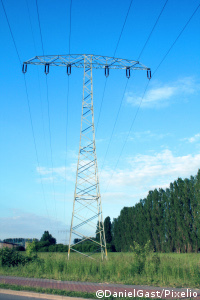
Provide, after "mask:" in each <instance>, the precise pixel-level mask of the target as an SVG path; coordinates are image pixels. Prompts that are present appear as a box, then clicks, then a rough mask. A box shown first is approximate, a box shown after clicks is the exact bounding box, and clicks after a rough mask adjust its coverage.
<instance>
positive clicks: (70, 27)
mask: <svg viewBox="0 0 200 300" xmlns="http://www.w3.org/2000/svg"><path fill="white" fill-rule="evenodd" d="M71 29H72V0H71V1H70V14H69V54H70V51H71Z"/></svg>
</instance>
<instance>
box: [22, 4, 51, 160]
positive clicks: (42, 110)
mask: <svg viewBox="0 0 200 300" xmlns="http://www.w3.org/2000/svg"><path fill="white" fill-rule="evenodd" d="M26 6H27V11H28V17H29V23H30V28H31V34H32V39H33V45H34V50H35V55H37V48H36V43H35V38H34V33H33V26H32V22H31V15H30V9H29V5H28V0H26ZM37 77H38V85H39V98H40V106H41V116H42V129H43V138H44V144H45V151H46V158H47V159H48V155H47V142H46V134H45V126H44V108H43V103H42V96H41V84H40V76H39V70H38V67H37Z"/></svg>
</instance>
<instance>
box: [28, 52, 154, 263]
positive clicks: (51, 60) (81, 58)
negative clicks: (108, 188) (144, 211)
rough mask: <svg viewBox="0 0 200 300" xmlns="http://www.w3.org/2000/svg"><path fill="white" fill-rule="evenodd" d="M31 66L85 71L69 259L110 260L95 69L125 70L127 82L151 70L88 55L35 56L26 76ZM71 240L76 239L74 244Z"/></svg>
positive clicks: (134, 62) (137, 63) (122, 61)
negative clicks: (78, 256)
mask: <svg viewBox="0 0 200 300" xmlns="http://www.w3.org/2000/svg"><path fill="white" fill-rule="evenodd" d="M28 64H34V65H44V66H45V73H46V74H48V73H49V67H50V66H59V67H62V66H65V67H66V68H67V74H68V75H70V74H71V68H72V67H77V68H84V77H83V98H82V117H81V132H80V143H79V154H78V164H77V171H76V184H75V192H74V202H73V212H72V219H71V229H70V239H69V251H68V258H69V256H70V250H73V251H75V252H78V253H81V254H83V255H85V256H88V257H91V255H92V254H93V253H96V252H101V255H102V259H103V258H104V257H106V256H107V250H106V239H105V232H104V222H103V214H102V206H101V195H100V189H99V177H98V166H97V157H96V145H95V128H94V112H93V82H92V69H93V68H95V69H104V70H105V75H106V76H108V75H109V69H125V70H126V76H127V77H128V78H129V77H130V71H131V70H147V77H148V78H149V79H150V77H151V70H150V69H149V68H147V67H145V66H144V65H142V64H140V63H139V62H138V61H133V60H127V59H120V58H113V57H106V56H97V55H88V54H81V55H46V56H36V57H35V58H32V59H30V60H28V61H26V62H24V64H23V69H22V71H23V72H24V73H26V71H27V65H28ZM94 233H95V234H96V236H97V237H98V238H97V239H96V238H95V236H94ZM72 237H76V238H75V239H74V243H72ZM88 242H89V243H88ZM80 245H81V247H82V248H81V249H82V250H80ZM89 247H90V254H88V255H86V254H85V253H83V251H87V250H89ZM91 248H92V251H91Z"/></svg>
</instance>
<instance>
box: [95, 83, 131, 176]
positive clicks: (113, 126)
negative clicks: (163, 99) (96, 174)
mask: <svg viewBox="0 0 200 300" xmlns="http://www.w3.org/2000/svg"><path fill="white" fill-rule="evenodd" d="M127 85H128V79H127V81H126V85H125V88H124V92H123V95H122V98H121V102H120V105H119V109H118V112H117V116H116V118H115V123H114V126H113V129H112V133H111V136H110V139H109V143H108V147H107V150H106V153H105V156H104V160H103V163H102V166H101V172H102V170H103V167H104V164H105V160H106V157H107V154H108V150H109V148H110V144H111V140H112V137H113V134H114V131H115V127H116V124H117V120H118V118H119V113H120V110H121V107H122V103H123V100H124V96H125V93H126V89H127ZM100 175H101V173H100Z"/></svg>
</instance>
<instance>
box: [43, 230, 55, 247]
mask: <svg viewBox="0 0 200 300" xmlns="http://www.w3.org/2000/svg"><path fill="white" fill-rule="evenodd" d="M40 242H49V245H55V244H56V239H55V238H54V237H52V235H51V234H50V233H49V232H48V231H45V232H44V233H43V235H42V237H41V239H40Z"/></svg>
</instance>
